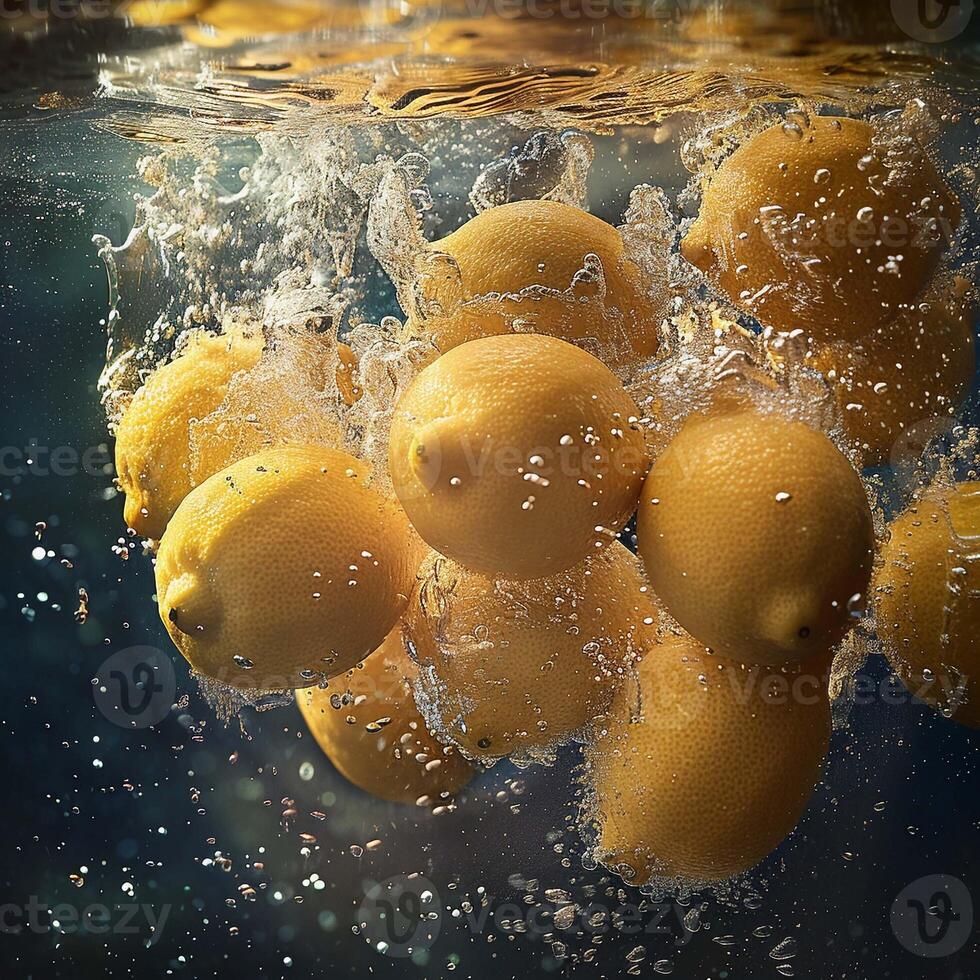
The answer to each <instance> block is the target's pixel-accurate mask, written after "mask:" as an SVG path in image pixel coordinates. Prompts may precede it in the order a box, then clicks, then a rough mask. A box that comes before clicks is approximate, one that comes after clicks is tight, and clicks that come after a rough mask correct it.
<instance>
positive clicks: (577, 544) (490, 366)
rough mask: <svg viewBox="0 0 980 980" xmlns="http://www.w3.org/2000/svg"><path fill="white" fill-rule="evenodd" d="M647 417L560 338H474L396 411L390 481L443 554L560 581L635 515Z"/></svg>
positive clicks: (491, 569) (514, 574)
mask: <svg viewBox="0 0 980 980" xmlns="http://www.w3.org/2000/svg"><path fill="white" fill-rule="evenodd" d="M638 415H639V412H638V410H637V408H636V405H635V404H634V403H633V401H632V399H631V398H630V396H629V395H628V394H627V393H626V390H625V389H624V388H623V386H622V384H620V382H619V381H618V379H617V378H616V376H615V375H614V374H612V372H611V371H610V370H609V369H608V368H606V367H605V366H604V365H603V364H602V363H600V362H599V361H598V360H596V359H595V358H594V357H592V355H591V354H588V353H586V352H585V351H583V350H580V349H579V348H578V347H573V346H572V345H571V344H568V343H565V341H563V340H556V339H555V338H553V337H545V336H540V335H535V334H528V335H523V336H516V335H508V336H501V337H486V338H484V339H482V340H472V341H470V342H469V343H467V344H463V345H462V346H460V347H455V348H453V350H451V351H449V353H447V354H443V355H442V357H440V358H438V359H437V360H436V361H434V362H433V363H432V364H430V365H429V366H428V367H426V368H425V369H424V370H423V371H422V372H421V373H420V374H419V375H418V376H417V377H416V378H415V379H414V381H413V382H412V384H411V385H410V387H409V389H408V390H407V391H406V392H405V395H404V396H403V397H402V399H401V401H400V402H399V403H398V406H397V408H396V410H395V415H394V419H393V421H392V426H391V436H390V442H389V468H390V471H391V480H392V484H393V485H394V488H395V492H396V494H397V495H398V499H399V500H400V501H401V503H402V506H403V507H404V508H405V510H406V512H407V513H408V516H409V518H410V519H411V521H412V524H413V525H414V526H415V529H416V530H417V531H418V532H419V534H420V535H421V536H422V537H423V538H424V539H425V541H426V543H427V544H429V545H430V546H431V547H432V548H434V549H435V550H436V551H439V552H441V553H442V554H444V555H446V556H447V557H449V558H452V559H454V560H455V561H458V562H459V563H460V564H462V565H465V566H466V567H467V568H470V569H472V570H473V571H477V572H483V573H484V574H487V575H496V576H500V577H502V578H520V579H525V578H539V577H541V576H544V575H549V574H554V573H555V572H560V571H562V570H564V569H567V568H571V566H572V565H575V564H577V563H578V562H580V561H581V560H582V559H583V558H585V556H586V555H587V554H589V552H591V551H595V550H596V549H597V548H599V547H602V546H604V545H605V544H607V543H608V542H609V541H611V540H612V539H613V537H614V535H615V534H616V532H617V531H619V530H620V528H622V526H623V525H624V524H625V522H626V520H627V519H628V518H629V516H630V514H631V513H632V512H633V510H634V508H635V506H636V499H637V495H638V494H639V491H640V483H641V481H642V479H643V475H644V473H645V470H646V460H645V448H644V440H643V435H642V433H641V432H640V431H639V428H638V427H637V425H636V424H635V423H636V420H637V416H638Z"/></svg>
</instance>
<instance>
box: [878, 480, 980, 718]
mask: <svg viewBox="0 0 980 980" xmlns="http://www.w3.org/2000/svg"><path fill="white" fill-rule="evenodd" d="M890 530H891V535H890V537H889V539H888V541H887V543H886V544H885V546H884V548H883V549H882V565H881V567H880V569H879V570H878V573H877V575H876V577H875V598H876V607H877V621H878V635H879V637H880V638H881V641H882V645H883V647H884V651H885V653H886V655H887V656H888V659H889V661H890V662H891V665H892V668H893V669H894V670H895V673H896V674H898V676H899V677H900V678H901V679H902V681H903V682H904V683H905V685H906V687H908V689H909V690H910V691H911V692H912V693H913V694H914V695H915V696H916V697H918V698H920V699H921V700H923V701H925V702H926V703H928V704H931V705H933V706H934V707H935V708H937V710H939V711H941V712H942V713H943V714H944V715H945V716H946V717H951V718H953V719H954V720H956V721H958V722H962V723H963V724H965V725H970V726H971V727H973V728H980V686H978V684H977V682H976V678H977V676H978V675H980V642H978V640H977V638H978V637H980V557H978V547H977V546H978V542H980V482H972V483H960V484H958V485H957V486H956V488H955V490H953V491H951V492H950V491H946V490H943V489H942V488H940V487H939V486H934V487H932V488H930V490H929V491H928V492H927V493H926V494H925V496H924V497H923V499H922V500H921V501H920V502H919V503H917V504H915V505H913V506H912V507H910V508H909V509H908V510H907V511H906V512H905V513H904V514H901V515H900V516H899V517H898V518H896V519H895V521H894V522H893V523H892V525H891V529H890Z"/></svg>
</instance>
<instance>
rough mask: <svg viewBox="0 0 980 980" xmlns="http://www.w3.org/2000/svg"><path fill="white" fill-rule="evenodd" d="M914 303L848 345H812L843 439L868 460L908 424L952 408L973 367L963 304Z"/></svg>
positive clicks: (891, 445) (888, 450)
mask: <svg viewBox="0 0 980 980" xmlns="http://www.w3.org/2000/svg"><path fill="white" fill-rule="evenodd" d="M947 300H948V298H946V297H944V298H943V301H941V302H933V303H929V304H925V305H923V306H918V305H917V306H914V307H913V308H912V309H911V310H905V311H903V312H901V313H899V315H898V316H897V317H896V318H895V319H894V320H892V321H890V322H889V323H887V324H884V325H882V326H879V327H877V328H876V329H875V330H874V331H873V332H871V333H870V334H869V335H868V336H867V337H865V338H863V339H862V340H860V341H857V342H855V343H850V342H846V341H843V342H838V343H836V344H827V345H818V346H817V347H816V349H815V351H814V354H813V359H812V363H813V366H814V367H816V368H817V369H818V370H819V371H821V372H822V373H823V374H824V375H825V376H826V377H827V378H828V380H830V382H831V383H832V385H833V388H834V394H835V397H836V398H837V401H838V403H839V404H840V407H841V416H842V418H843V420H844V427H845V429H846V431H847V434H848V436H849V437H850V438H851V439H852V440H853V441H854V443H855V444H856V445H858V446H859V447H860V448H861V450H862V452H863V454H864V457H865V460H866V462H868V463H880V462H884V461H887V460H888V458H889V456H890V455H891V454H892V452H893V450H894V449H895V446H896V444H897V443H898V442H899V441H900V440H901V439H902V437H903V435H906V436H907V435H909V434H910V433H911V432H912V431H913V430H914V428H915V426H916V425H917V424H919V423H922V422H927V421H930V420H933V419H936V418H940V417H944V416H945V417H946V418H949V416H950V415H951V414H952V413H953V412H955V411H956V409H957V408H958V407H959V404H960V402H961V400H962V398H963V396H964V395H965V394H966V391H967V389H968V388H969V386H970V381H971V379H972V378H973V373H974V370H975V367H976V353H975V351H974V340H973V327H972V324H971V316H970V314H969V312H968V311H967V309H966V308H965V307H964V305H963V304H961V303H958V302H956V301H955V300H954V301H953V302H952V303H950V302H948V301H947Z"/></svg>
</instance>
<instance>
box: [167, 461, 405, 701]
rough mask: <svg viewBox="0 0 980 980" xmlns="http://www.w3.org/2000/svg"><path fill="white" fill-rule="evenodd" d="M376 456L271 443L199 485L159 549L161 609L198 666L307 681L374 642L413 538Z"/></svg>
mask: <svg viewBox="0 0 980 980" xmlns="http://www.w3.org/2000/svg"><path fill="white" fill-rule="evenodd" d="M368 472H369V470H368V467H367V465H366V464H364V463H361V462H360V461H358V460H356V459H354V458H353V457H352V456H349V455H347V454H346V453H343V452H340V451H338V450H333V449H327V448H324V447H319V446H315V447H298V446H297V447H281V448H278V449H269V450H266V451H264V452H261V453H257V454H256V455H254V456H250V457H248V458H247V459H243V460H240V461H239V462H237V463H234V464H232V465H231V466H229V467H228V468H227V469H224V470H222V471H221V472H219V473H216V474H215V475H214V476H212V477H210V478H209V479H207V480H206V481H205V482H204V483H202V484H201V485H200V486H198V487H195V488H194V490H192V491H191V492H190V493H189V494H188V495H187V497H186V498H185V499H184V501H183V502H182V503H181V505H180V506H179V507H178V508H177V511H176V513H175V514H174V516H173V518H172V519H171V521H170V524H169V525H168V527H167V530H166V531H165V532H164V535H163V539H162V540H161V542H160V549H159V553H158V555H157V562H156V585H157V598H158V602H159V607H160V617H161V618H162V620H163V622H164V624H165V626H166V627H167V630H168V632H169V633H170V636H171V638H172V639H173V641H174V643H175V644H176V646H177V648H178V649H179V650H180V652H181V653H182V654H183V655H184V657H185V658H186V659H187V660H188V662H189V663H190V665H191V667H192V668H193V669H194V670H195V671H196V672H197V673H199V674H202V675H204V676H205V677H208V678H212V679H215V680H217V681H220V682H221V683H223V684H225V685H228V686H230V687H232V688H237V689H243V690H253V691H267V690H286V689H289V688H294V687H304V686H307V685H309V684H312V683H315V682H317V681H319V680H321V679H322V678H323V677H333V676H335V675H337V674H341V673H344V672H345V671H347V670H350V669H351V668H352V667H353V666H354V665H355V664H357V663H358V662H359V661H360V660H363V659H364V657H366V656H367V655H368V654H369V653H371V652H372V651H373V650H374V649H376V648H377V647H378V645H379V644H380V643H381V641H382V640H383V639H384V638H385V636H386V635H387V633H388V632H389V630H390V629H391V628H392V626H394V624H395V622H396V620H397V619H398V617H399V616H400V615H401V613H402V611H403V610H404V608H405V604H406V602H407V596H408V593H409V591H410V589H411V586H412V582H413V580H414V574H415V570H416V568H417V567H418V559H419V557H420V556H419V553H418V550H417V545H416V543H415V542H416V539H415V538H414V536H413V535H412V534H411V529H410V528H409V526H408V522H407V520H406V519H405V517H404V514H403V513H402V512H401V509H400V508H399V507H398V506H397V504H396V503H395V502H394V501H391V500H387V499H385V498H384V497H382V496H381V495H379V494H378V493H376V492H375V491H373V490H372V489H370V487H368V486H367V483H366V474H367V473H368Z"/></svg>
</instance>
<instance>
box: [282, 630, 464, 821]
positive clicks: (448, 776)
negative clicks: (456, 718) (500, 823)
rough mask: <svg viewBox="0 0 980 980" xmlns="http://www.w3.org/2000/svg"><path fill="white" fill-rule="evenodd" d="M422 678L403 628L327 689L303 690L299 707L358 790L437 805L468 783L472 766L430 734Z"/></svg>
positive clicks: (400, 800) (330, 756)
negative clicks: (420, 696) (419, 704)
mask: <svg viewBox="0 0 980 980" xmlns="http://www.w3.org/2000/svg"><path fill="white" fill-rule="evenodd" d="M417 678H418V667H417V666H416V665H415V663H414V661H413V660H412V659H411V658H410V657H409V656H408V654H407V653H406V652H405V645H404V642H403V640H402V633H401V627H400V626H397V627H395V629H393V630H392V631H391V633H389V634H388V636H387V637H386V638H385V641H384V642H383V643H382V644H381V646H380V647H378V649H377V650H375V651H374V653H372V654H371V656H369V657H368V658H367V660H365V661H364V663H362V664H359V665H358V666H357V667H355V668H354V669H353V670H352V671H350V673H348V674H347V675H346V676H344V677H339V678H337V680H336V683H333V684H331V685H330V687H329V688H320V687H308V688H305V689H304V690H301V691H297V692H296V703H297V704H298V705H299V709H300V711H301V712H302V715H303V718H304V719H305V721H306V724H307V726H308V727H309V730H310V733H311V734H312V735H313V737H314V738H315V739H316V742H317V744H318V745H319V746H320V748H321V749H323V751H324V753H325V754H326V756H327V758H328V759H330V761H331V762H332V763H333V764H334V766H336V767H337V769H338V770H339V771H340V772H341V774H342V775H343V776H345V777H346V778H347V779H349V780H350V781H351V782H352V783H353V784H354V785H355V786H358V787H359V788H360V789H363V790H364V791H365V792H367V793H371V794H373V795H374V796H379V797H381V798H382V799H384V800H392V801H394V802H396V803H418V802H420V801H422V800H423V798H424V799H425V801H426V802H429V803H432V804H438V803H439V802H440V801H441V800H445V799H446V798H447V797H449V796H451V795H452V794H453V793H455V792H456V791H457V790H459V789H461V788H462V787H463V786H465V785H466V784H467V783H468V782H469V781H470V778H471V777H472V775H473V767H472V766H471V765H470V764H469V763H468V762H467V761H466V760H465V759H464V758H463V757H462V756H461V755H460V754H459V753H458V752H456V751H455V750H454V749H453V748H452V747H449V746H444V745H441V744H440V743H439V742H438V741H436V739H435V738H433V737H432V736H431V735H430V734H429V731H428V729H427V727H426V724H425V720H424V719H423V718H422V716H421V715H420V714H419V712H418V709H417V708H416V707H415V700H414V697H413V694H412V689H413V685H414V683H415V681H416V680H417ZM345 685H346V686H345Z"/></svg>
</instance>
